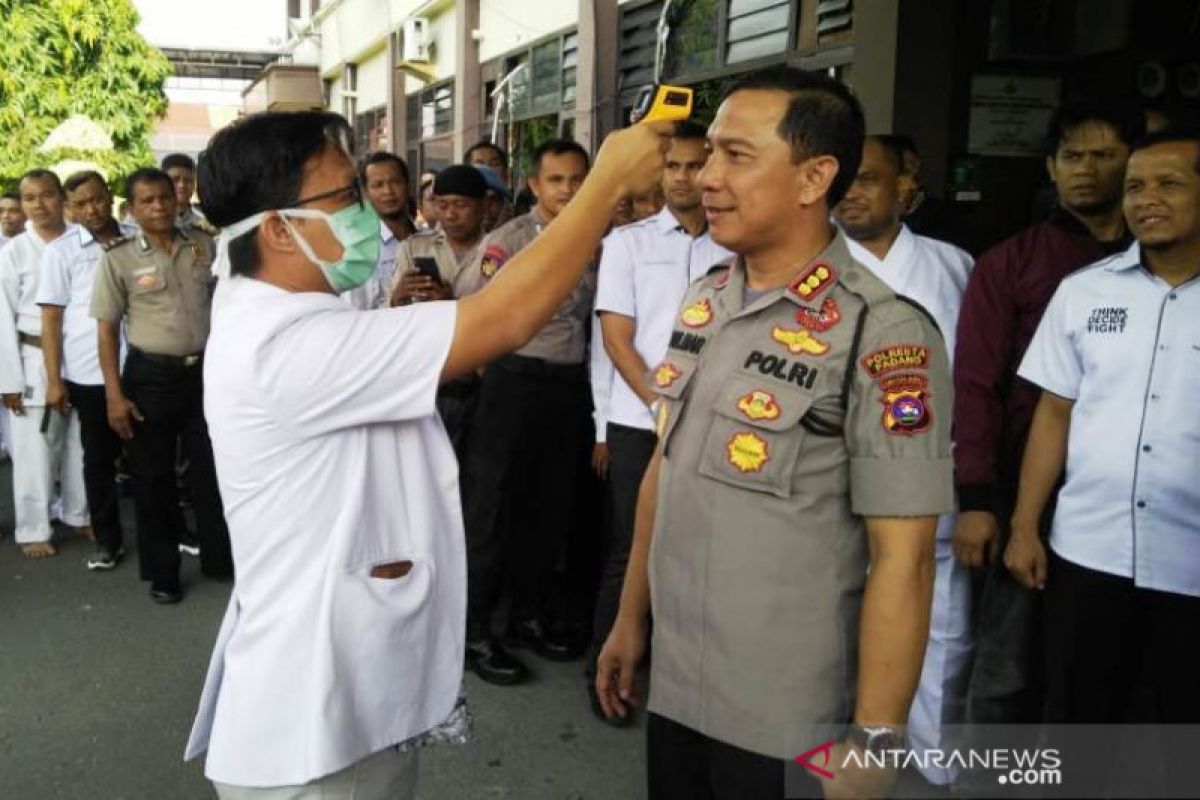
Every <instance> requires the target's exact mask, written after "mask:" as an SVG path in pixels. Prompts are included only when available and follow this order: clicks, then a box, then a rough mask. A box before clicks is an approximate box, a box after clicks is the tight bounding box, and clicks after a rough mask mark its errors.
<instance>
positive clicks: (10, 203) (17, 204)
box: [0, 192, 25, 458]
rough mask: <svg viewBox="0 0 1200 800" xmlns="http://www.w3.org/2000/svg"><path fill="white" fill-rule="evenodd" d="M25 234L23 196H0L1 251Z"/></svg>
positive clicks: (4, 449)
mask: <svg viewBox="0 0 1200 800" xmlns="http://www.w3.org/2000/svg"><path fill="white" fill-rule="evenodd" d="M24 232H25V212H23V211H22V210H21V195H19V194H17V193H16V192H5V193H4V194H0V250H3V249H4V245H6V244H8V243H9V242H11V241H12V240H13V239H14V238H15V237H17V236H19V235H20V234H22V233H24ZM11 453H12V436H11V435H10V434H9V426H8V414H4V413H0V457H2V458H8V457H9V455H10V454H11Z"/></svg>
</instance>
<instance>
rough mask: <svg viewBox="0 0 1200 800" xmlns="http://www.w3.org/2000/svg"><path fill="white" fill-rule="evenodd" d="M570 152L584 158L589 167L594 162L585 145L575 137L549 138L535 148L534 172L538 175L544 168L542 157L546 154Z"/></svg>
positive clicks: (556, 154)
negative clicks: (584, 147)
mask: <svg viewBox="0 0 1200 800" xmlns="http://www.w3.org/2000/svg"><path fill="white" fill-rule="evenodd" d="M568 153H574V154H575V155H577V156H579V157H580V158H582V159H583V167H584V169H587V168H589V167H590V166H591V164H592V159H591V158H590V157H589V156H588V151H587V150H584V149H583V145H581V144H580V143H579V142H577V141H575V140H574V139H548V140H546V141H544V142H542V143H541V144H539V145H538V146H537V147H535V148H534V150H533V174H534V175H537V174H538V173H539V172H541V170H542V159H544V158H545V157H546V156H548V155H551V156H565V155H567V154H568Z"/></svg>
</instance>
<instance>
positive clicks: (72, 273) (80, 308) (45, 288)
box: [36, 223, 137, 386]
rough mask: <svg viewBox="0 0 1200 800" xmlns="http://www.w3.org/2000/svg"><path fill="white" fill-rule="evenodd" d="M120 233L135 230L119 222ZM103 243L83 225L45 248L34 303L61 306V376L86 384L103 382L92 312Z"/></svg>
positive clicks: (100, 383) (123, 233)
mask: <svg viewBox="0 0 1200 800" xmlns="http://www.w3.org/2000/svg"><path fill="white" fill-rule="evenodd" d="M118 225H119V226H120V232H121V235H122V236H128V235H130V234H132V233H135V232H136V231H137V228H135V227H133V226H131V225H120V223H118ZM103 253H104V246H103V245H102V244H100V242H99V241H98V240H97V239H96V238H95V237H94V236H92V234H91V232H90V231H88V229H87V228H85V227H83V226H82V225H78V226H76V227H75V229H74V230H72V231H70V232H68V233H66V234H64V235H63V236H62V238H60V239H58V240H56V241H55V242H54V243H53V244H50V245H48V246H47V247H46V250H45V252H44V253H43V254H42V264H41V275H40V278H39V281H38V289H37V298H36V299H37V304H38V305H39V306H60V307H62V308H63V330H62V335H63V365H62V371H63V378H64V379H65V380H68V381H71V382H72V383H79V384H83V385H85V386H99V385H103V383H104V373H103V372H101V371H100V350H99V346H98V343H97V336H96V319H95V318H94V317H93V316H92V314H91V307H92V285H93V283H94V281H95V277H96V267H97V266H99V264H100V256H101V255H103Z"/></svg>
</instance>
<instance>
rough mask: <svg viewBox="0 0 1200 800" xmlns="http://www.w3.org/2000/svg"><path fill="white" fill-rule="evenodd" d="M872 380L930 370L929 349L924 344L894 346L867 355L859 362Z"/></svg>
mask: <svg viewBox="0 0 1200 800" xmlns="http://www.w3.org/2000/svg"><path fill="white" fill-rule="evenodd" d="M858 363H859V364H861V365H862V368H863V369H864V370H866V373H867V376H868V377H869V378H871V380H878V379H879V378H882V377H883V376H884V375H887V374H888V373H891V372H898V371H900V370H913V369H920V370H926V369H929V348H928V347H926V346H925V345H923V344H892V345H888V346H887V347H883V348H880V349H879V350H875V351H872V352H870V353H867V354H866V355H865V356H863V357H862V358H861V359H859V361H858Z"/></svg>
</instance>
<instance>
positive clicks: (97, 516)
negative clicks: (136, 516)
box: [67, 381, 122, 552]
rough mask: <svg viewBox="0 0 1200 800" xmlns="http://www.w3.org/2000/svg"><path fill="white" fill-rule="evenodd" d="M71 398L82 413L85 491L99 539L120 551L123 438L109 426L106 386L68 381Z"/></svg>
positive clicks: (101, 542)
mask: <svg viewBox="0 0 1200 800" xmlns="http://www.w3.org/2000/svg"><path fill="white" fill-rule="evenodd" d="M67 397H69V398H70V400H71V405H72V406H74V408H75V411H76V413H78V414H79V435H80V439H82V441H83V490H84V493H85V494H86V495H87V502H88V511H89V513H90V514H91V518H92V530H93V531H94V532H95V534H96V542H97V543H98V544H100V545H101V546H103V547H107V548H109V549H110V550H112V551H113V552H116V551H117V550H118V549H119V548H120V547H121V539H122V534H121V517H120V510H119V505H118V499H117V459H118V458H120V457H121V437H120V436H117V433H116V431H114V430H113V429H112V428H110V427H109V425H108V402H107V401H106V399H105V396H104V386H103V385H100V386H89V385H84V384H80V383H72V382H70V381H67Z"/></svg>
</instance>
